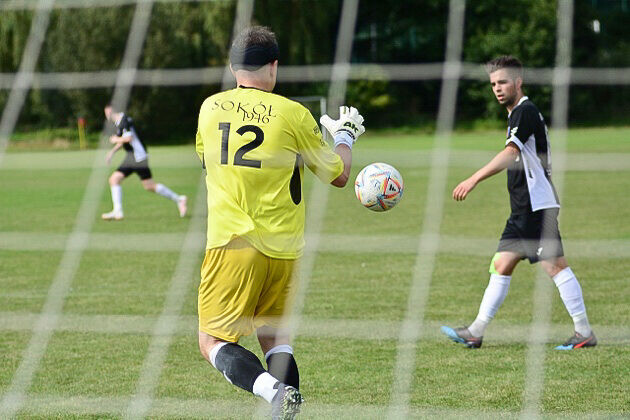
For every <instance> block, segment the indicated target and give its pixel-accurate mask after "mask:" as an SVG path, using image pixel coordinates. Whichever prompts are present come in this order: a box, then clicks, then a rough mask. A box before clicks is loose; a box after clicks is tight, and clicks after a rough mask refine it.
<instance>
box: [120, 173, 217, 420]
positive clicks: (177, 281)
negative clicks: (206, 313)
mask: <svg viewBox="0 0 630 420" xmlns="http://www.w3.org/2000/svg"><path fill="white" fill-rule="evenodd" d="M203 180H204V177H203V176H202V177H201V179H200V180H199V182H198V188H197V196H196V200H195V205H194V208H193V209H192V218H191V220H190V222H189V225H188V233H187V234H186V238H185V239H184V241H183V243H182V245H181V250H180V254H179V260H178V262H177V266H176V267H175V271H174V273H173V276H172V278H171V285H170V287H169V289H168V292H167V294H166V300H165V302H164V306H163V308H162V313H161V314H160V316H159V318H158V319H157V320H156V322H155V324H154V326H153V334H152V338H151V343H150V344H149V349H148V351H147V354H146V356H145V359H144V362H143V364H142V369H141V371H140V377H139V379H138V382H137V384H136V391H135V394H134V396H133V398H132V399H131V401H130V402H129V405H128V406H127V411H126V412H125V417H126V418H134V419H137V418H143V417H144V416H146V414H147V413H148V412H149V410H150V409H151V405H152V403H153V399H154V394H155V388H156V386H157V384H158V380H159V378H160V374H161V373H162V368H163V366H164V361H165V360H166V356H167V354H168V349H169V346H170V344H171V341H172V337H173V335H174V334H176V332H177V330H178V316H179V313H180V311H181V308H182V305H183V303H184V299H185V298H186V295H187V293H188V291H189V289H190V287H189V286H190V283H191V280H192V279H193V277H194V276H193V273H194V271H195V268H196V266H197V264H198V261H199V256H200V255H201V253H202V251H203V249H204V247H205V237H204V238H203V239H201V238H200V237H199V235H198V232H200V231H202V230H203V228H204V227H205V221H206V213H207V211H206V194H205V192H206V188H205V183H204V182H203ZM192 325H193V326H196V325H197V323H196V322H192Z"/></svg>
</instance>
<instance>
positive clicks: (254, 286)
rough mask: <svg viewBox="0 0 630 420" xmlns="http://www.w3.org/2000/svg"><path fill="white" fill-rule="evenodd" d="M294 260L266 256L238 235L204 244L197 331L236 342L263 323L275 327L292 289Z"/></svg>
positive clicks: (288, 303)
mask: <svg viewBox="0 0 630 420" xmlns="http://www.w3.org/2000/svg"><path fill="white" fill-rule="evenodd" d="M294 265H295V260H281V259H277V258H271V257H268V256H266V255H264V254H262V253H261V252H260V251H258V250H257V249H256V248H254V247H253V246H252V245H250V243H249V242H247V241H246V240H245V239H242V238H235V239H233V240H232V241H231V242H230V243H229V244H227V245H225V246H223V247H220V248H213V249H207V250H206V256H205V258H204V260H203V264H202V265H201V283H200V284H199V295H198V307H197V310H198V312H199V331H203V332H205V333H206V334H209V335H211V336H213V337H217V338H220V339H221V340H225V341H230V342H237V341H238V340H239V338H240V337H241V336H244V335H249V334H251V333H252V332H254V330H255V329H256V328H259V327H261V326H263V325H268V326H271V327H275V328H277V327H279V326H280V322H281V318H282V316H283V315H284V313H285V308H287V307H290V304H291V302H292V297H293V295H294V289H295V286H294V284H293V281H292V278H293V268H294Z"/></svg>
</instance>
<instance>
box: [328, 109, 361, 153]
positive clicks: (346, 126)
mask: <svg viewBox="0 0 630 420" xmlns="http://www.w3.org/2000/svg"><path fill="white" fill-rule="evenodd" d="M319 122H320V123H321V124H322V125H323V126H324V127H326V130H328V132H329V133H330V134H331V135H332V136H333V139H334V141H335V147H337V146H338V145H340V144H345V145H346V146H348V147H349V148H350V149H352V145H353V144H354V142H355V141H357V139H358V138H359V136H360V135H361V134H363V133H365V127H363V117H362V116H361V114H359V111H358V110H357V109H356V108H354V107H347V106H340V107H339V119H338V120H333V119H332V118H330V117H329V116H328V115H327V114H324V115H322V117H321V118H320V119H319Z"/></svg>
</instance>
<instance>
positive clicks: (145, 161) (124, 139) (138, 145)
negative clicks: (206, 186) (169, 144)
mask: <svg viewBox="0 0 630 420" xmlns="http://www.w3.org/2000/svg"><path fill="white" fill-rule="evenodd" d="M105 117H106V118H107V119H108V120H109V121H111V122H112V123H114V125H115V126H116V130H117V131H116V134H115V135H113V136H111V137H110V138H109V142H110V143H112V144H114V147H113V148H112V149H111V150H110V151H109V152H108V153H107V156H106V157H105V161H106V162H107V163H108V164H109V163H110V162H111V160H112V156H113V155H114V153H116V151H118V149H120V148H123V149H125V152H126V155H125V159H124V160H123V162H122V163H121V164H120V166H119V167H118V169H116V171H114V173H113V174H112V175H111V176H110V177H109V186H110V189H111V192H112V203H113V205H114V209H113V210H112V211H110V212H109V213H103V214H102V216H101V217H102V218H103V219H104V220H121V219H122V218H123V217H124V215H123V207H122V187H121V185H120V184H121V183H122V181H123V180H124V179H125V178H126V177H128V176H129V175H131V174H132V173H134V172H135V173H137V174H138V176H139V177H140V180H141V181H142V186H143V187H144V189H145V190H147V191H153V192H155V193H158V194H159V195H161V196H162V197H166V198H168V199H169V200H172V201H174V202H175V204H177V209H178V211H179V215H180V217H184V216H185V215H186V196H185V195H179V194H176V193H174V192H173V191H171V190H170V189H169V188H168V187H166V186H165V185H163V184H158V183H155V181H153V178H152V177H151V169H149V155H148V154H147V148H146V146H145V144H144V143H143V142H142V140H140V138H139V137H138V134H137V133H136V130H135V128H134V125H133V120H132V119H131V118H130V117H129V116H128V115H126V114H124V113H122V112H116V110H114V108H112V106H111V105H107V106H106V107H105Z"/></svg>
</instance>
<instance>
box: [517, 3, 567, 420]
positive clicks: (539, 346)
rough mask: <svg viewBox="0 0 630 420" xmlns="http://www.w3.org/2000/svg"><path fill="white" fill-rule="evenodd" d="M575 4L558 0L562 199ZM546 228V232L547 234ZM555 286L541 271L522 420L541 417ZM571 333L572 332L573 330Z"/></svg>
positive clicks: (556, 109)
mask: <svg viewBox="0 0 630 420" xmlns="http://www.w3.org/2000/svg"><path fill="white" fill-rule="evenodd" d="M573 13H574V5H573V0H559V1H558V8H557V11H556V22H557V25H558V27H557V35H556V67H555V69H554V70H555V71H554V83H553V97H552V117H553V119H552V121H553V128H554V130H553V131H552V132H551V135H552V136H553V143H552V145H553V147H552V150H553V156H552V162H553V168H554V173H553V182H554V186H555V187H556V191H557V194H558V197H559V198H560V199H562V192H563V190H564V174H565V170H566V149H567V121H568V115H569V83H570V77H571V76H570V66H571V51H572V39H573ZM544 230H545V229H544V226H543V231H544ZM551 284H552V282H551V281H550V279H549V277H548V276H547V274H546V273H545V272H544V271H543V270H542V269H541V268H539V269H538V274H537V276H536V283H535V286H534V299H533V302H534V309H533V319H532V325H531V329H530V332H529V338H528V346H527V357H526V359H525V366H526V367H525V389H524V391H523V411H522V418H524V419H532V418H533V419H536V418H540V417H541V413H542V406H541V400H542V396H543V392H544V383H545V343H546V341H547V337H548V334H549V325H550V323H551V302H552V300H551V294H552V293H554V291H553V290H552V289H553V287H552V285H551ZM571 331H572V330H571Z"/></svg>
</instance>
